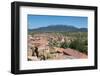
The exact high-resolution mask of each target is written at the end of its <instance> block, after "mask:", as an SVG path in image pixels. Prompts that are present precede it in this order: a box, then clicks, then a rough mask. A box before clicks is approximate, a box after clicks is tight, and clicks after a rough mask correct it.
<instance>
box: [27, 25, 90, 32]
mask: <svg viewBox="0 0 100 76" xmlns="http://www.w3.org/2000/svg"><path fill="white" fill-rule="evenodd" d="M28 31H29V32H87V31H88V29H87V28H77V27H75V26H68V25H49V26H47V27H39V28H36V29H28Z"/></svg>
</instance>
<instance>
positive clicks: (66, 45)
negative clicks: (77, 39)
mask: <svg viewBox="0 0 100 76" xmlns="http://www.w3.org/2000/svg"><path fill="white" fill-rule="evenodd" d="M60 47H61V48H68V47H69V43H67V42H63V43H61V44H60Z"/></svg>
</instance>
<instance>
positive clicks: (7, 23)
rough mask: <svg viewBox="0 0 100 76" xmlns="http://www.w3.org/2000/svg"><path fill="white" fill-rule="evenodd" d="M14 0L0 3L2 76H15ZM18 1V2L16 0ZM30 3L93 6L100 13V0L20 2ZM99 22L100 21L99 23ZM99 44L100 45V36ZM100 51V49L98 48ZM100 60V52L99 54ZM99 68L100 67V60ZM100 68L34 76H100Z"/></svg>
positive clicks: (38, 0)
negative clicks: (12, 66) (12, 12)
mask: <svg viewBox="0 0 100 76" xmlns="http://www.w3.org/2000/svg"><path fill="white" fill-rule="evenodd" d="M13 1H14V0H1V2H0V76H13V74H11V73H10V55H11V54H10V53H11V48H10V47H11V46H10V45H11V39H10V36H11V33H10V30H11V15H10V14H11V6H10V4H11V2H13ZM16 1H18V0H16ZM20 1H30V2H45V3H59V4H74V5H91V6H98V11H99V13H100V0H20ZM98 20H100V14H99V15H98ZM98 22H99V21H98ZM99 24H100V22H99V23H98V30H99V31H98V32H100V29H99V28H100V26H99ZM98 39H99V40H98V42H99V43H98V44H99V45H100V35H99V36H98ZM98 50H100V48H98ZM98 53H99V56H98V58H100V51H99V52H98ZM98 60H99V67H100V59H98ZM99 74H100V68H99V69H98V70H85V71H67V72H56V73H40V74H34V76H55V75H56V76H75V75H76V76H87V75H88V76H94V75H95V76H99ZM29 75H30V76H32V75H33V74H26V76H29Z"/></svg>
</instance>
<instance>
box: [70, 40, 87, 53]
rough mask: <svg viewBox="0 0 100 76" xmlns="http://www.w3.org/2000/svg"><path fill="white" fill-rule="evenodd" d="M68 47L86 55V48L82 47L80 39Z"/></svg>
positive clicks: (82, 43)
mask: <svg viewBox="0 0 100 76" xmlns="http://www.w3.org/2000/svg"><path fill="white" fill-rule="evenodd" d="M69 47H70V48H72V49H76V50H78V51H80V52H83V53H85V54H87V46H86V45H84V42H83V41H82V40H81V39H76V40H74V41H72V42H71V43H70V46H69Z"/></svg>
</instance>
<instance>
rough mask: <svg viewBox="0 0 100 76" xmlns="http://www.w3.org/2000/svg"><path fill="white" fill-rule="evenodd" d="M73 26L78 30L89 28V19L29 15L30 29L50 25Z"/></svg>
mask: <svg viewBox="0 0 100 76" xmlns="http://www.w3.org/2000/svg"><path fill="white" fill-rule="evenodd" d="M57 24H62V25H71V26H75V27H78V28H87V25H88V17H79V16H50V15H28V28H29V29H35V28H39V27H46V26H49V25H57Z"/></svg>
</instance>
